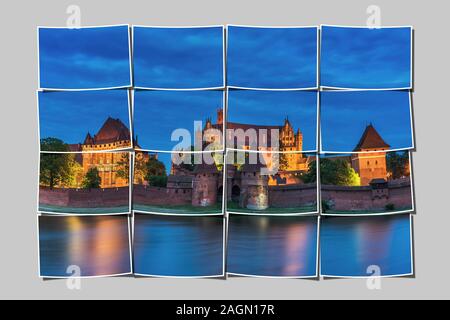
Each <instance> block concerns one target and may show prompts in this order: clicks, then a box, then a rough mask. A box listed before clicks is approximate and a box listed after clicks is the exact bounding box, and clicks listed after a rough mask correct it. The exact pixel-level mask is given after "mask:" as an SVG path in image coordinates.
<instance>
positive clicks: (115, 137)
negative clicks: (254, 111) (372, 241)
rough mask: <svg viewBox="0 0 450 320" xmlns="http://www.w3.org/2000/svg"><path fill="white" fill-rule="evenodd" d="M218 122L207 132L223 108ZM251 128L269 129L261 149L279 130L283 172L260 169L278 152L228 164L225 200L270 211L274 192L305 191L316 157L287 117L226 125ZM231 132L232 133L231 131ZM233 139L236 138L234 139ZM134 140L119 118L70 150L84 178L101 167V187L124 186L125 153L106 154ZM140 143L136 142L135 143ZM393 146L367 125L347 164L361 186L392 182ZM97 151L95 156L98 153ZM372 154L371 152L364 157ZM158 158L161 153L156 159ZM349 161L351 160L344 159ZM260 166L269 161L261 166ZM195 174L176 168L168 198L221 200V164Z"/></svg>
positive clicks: (201, 168) (268, 148)
mask: <svg viewBox="0 0 450 320" xmlns="http://www.w3.org/2000/svg"><path fill="white" fill-rule="evenodd" d="M217 120H218V121H217V123H215V124H213V123H212V121H211V120H210V119H208V120H207V121H206V124H205V127H204V129H203V130H204V131H206V130H207V129H210V128H215V129H218V130H221V129H222V125H223V110H222V109H220V110H218V114H217ZM249 128H252V129H255V130H259V129H266V131H264V132H266V133H267V136H264V135H262V137H259V138H261V139H263V144H264V146H263V147H259V151H261V152H262V154H264V151H273V149H272V146H271V144H270V141H271V137H270V134H271V129H278V130H279V148H280V151H281V152H290V153H288V154H281V155H280V157H284V158H283V159H282V160H280V168H279V170H278V172H277V173H275V174H272V175H261V168H262V167H264V166H270V165H271V162H272V161H271V159H272V157H273V155H274V154H272V153H265V154H264V155H265V156H264V161H260V163H258V164H248V163H246V164H244V165H242V166H236V165H227V167H226V169H227V170H226V180H227V190H225V192H226V200H228V201H232V200H234V201H235V202H238V203H239V206H240V207H245V208H249V209H254V210H263V209H266V208H267V207H268V206H269V204H270V194H271V192H272V194H273V193H274V192H275V191H280V192H284V191H285V190H294V189H295V190H300V189H302V188H303V187H302V184H303V182H302V180H301V175H302V174H304V173H306V172H307V171H308V169H309V167H310V165H311V163H312V162H313V161H316V160H315V157H314V156H306V155H304V154H302V153H301V152H302V149H303V135H302V133H301V131H300V130H297V132H295V131H294V128H293V126H292V125H291V123H290V121H289V119H287V118H286V119H285V121H284V124H283V125H279V126H260V125H252V124H241V123H233V122H230V123H227V129H234V130H239V129H241V130H244V131H245V130H247V129H249ZM227 134H228V133H227ZM207 138H208V139H207V142H211V141H212V139H214V136H213V135H212V136H210V137H207ZM230 138H231V139H233V137H232V136H231V137H230ZM131 142H132V141H131V137H130V132H129V130H128V128H127V127H126V126H125V125H124V123H123V122H122V121H121V120H120V119H113V118H110V117H109V118H108V119H107V120H106V121H105V123H104V124H103V125H102V127H101V128H100V130H99V131H98V132H97V133H96V134H95V135H94V136H92V135H91V134H90V133H87V135H86V138H85V140H84V142H83V143H82V144H75V145H70V146H69V147H70V151H78V152H79V151H84V152H86V153H82V154H78V156H77V161H78V162H79V163H80V164H81V166H82V168H83V173H84V174H85V173H86V172H87V171H88V170H89V169H90V168H92V167H96V168H97V169H98V171H99V174H100V177H101V188H113V187H123V186H127V185H128V183H129V182H128V179H125V178H122V177H119V176H118V175H117V171H118V170H119V169H120V166H121V163H123V162H124V160H125V159H123V154H122V153H113V152H101V151H102V150H110V149H112V148H124V149H125V148H129V147H130V146H131ZM135 144H136V142H135ZM243 147H244V149H250V147H251V143H250V142H249V141H248V140H247V141H246V143H245V144H244V146H243ZM389 148H390V146H389V145H388V144H387V143H386V142H385V141H384V140H383V139H382V138H381V136H380V135H379V133H378V132H377V131H376V129H375V128H374V127H373V125H368V126H367V127H366V129H365V130H364V133H363V135H362V136H361V138H360V140H359V142H358V144H357V146H356V147H355V149H354V151H355V152H358V153H355V154H353V155H351V156H350V157H347V160H348V161H349V163H350V164H351V166H352V168H354V170H355V171H356V172H357V173H358V175H359V176H360V178H361V185H363V186H366V185H369V184H370V182H371V181H374V180H377V179H383V180H387V178H388V174H387V168H386V151H387V150H388V149H389ZM93 151H95V152H93ZM365 152H370V153H365ZM149 156H150V155H148V154H146V153H137V154H136V160H137V161H146V160H147V159H148V157H149ZM155 156H156V155H155ZM343 158H346V157H343ZM261 163H264V165H262V164H261ZM192 169H193V170H191V171H190V170H187V169H186V168H183V167H181V166H172V167H171V168H170V175H169V177H168V182H167V192H168V194H169V195H170V194H171V195H172V196H174V195H175V194H183V195H185V196H186V197H189V201H190V203H191V204H192V205H193V206H210V205H214V204H216V203H217V202H220V201H222V198H223V192H224V185H223V180H224V179H223V170H222V169H220V170H219V168H218V167H217V166H216V165H206V164H200V165H195V166H194V167H193V168H192ZM134 180H135V182H137V181H140V182H138V184H141V183H142V181H143V177H137V176H135V177H134Z"/></svg>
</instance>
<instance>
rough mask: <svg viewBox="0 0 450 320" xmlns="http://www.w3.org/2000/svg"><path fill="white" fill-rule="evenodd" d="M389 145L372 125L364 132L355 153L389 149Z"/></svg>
mask: <svg viewBox="0 0 450 320" xmlns="http://www.w3.org/2000/svg"><path fill="white" fill-rule="evenodd" d="M390 147H391V146H390V145H388V144H387V143H386V142H385V141H384V140H383V138H382V137H381V136H380V134H379V133H378V132H377V130H376V129H375V127H374V126H373V125H372V124H369V125H368V126H367V127H366V129H365V130H364V133H363V135H362V136H361V139H359V142H358V144H357V145H356V147H355V149H354V150H353V151H363V150H366V149H389V148H390Z"/></svg>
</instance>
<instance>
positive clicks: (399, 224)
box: [320, 214, 414, 278]
mask: <svg viewBox="0 0 450 320" xmlns="http://www.w3.org/2000/svg"><path fill="white" fill-rule="evenodd" d="M412 243H413V239H412V217H411V216H410V215H409V214H404V215H390V216H375V217H322V219H321V228H320V248H321V250H320V251H321V252H320V254H321V276H324V277H337V278H368V277H374V276H377V277H378V276H379V277H399V276H411V275H413V274H414V268H413V245H412Z"/></svg>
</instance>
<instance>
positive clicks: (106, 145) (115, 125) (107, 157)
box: [80, 117, 131, 188]
mask: <svg viewBox="0 0 450 320" xmlns="http://www.w3.org/2000/svg"><path fill="white" fill-rule="evenodd" d="M129 147H131V136H130V131H129V130H128V128H127V127H126V125H125V124H124V123H123V122H122V121H121V120H120V119H113V118H111V117H108V119H106V121H105V122H104V124H103V125H102V127H101V128H100V130H99V131H98V132H97V134H95V135H94V136H92V135H91V134H90V133H87V135H86V138H85V139H84V142H83V144H81V146H80V151H84V152H85V153H83V154H82V159H81V165H82V166H83V173H84V174H86V172H87V171H88V170H89V169H90V168H92V167H96V168H97V169H98V171H99V175H100V178H101V187H102V188H111V187H125V186H128V183H129V181H128V180H127V179H124V178H120V177H118V176H117V171H118V170H119V169H120V165H119V163H123V162H124V161H128V158H127V159H123V157H124V155H123V154H122V153H112V152H111V153H102V152H98V153H87V152H90V151H102V150H110V149H111V148H116V149H117V148H129Z"/></svg>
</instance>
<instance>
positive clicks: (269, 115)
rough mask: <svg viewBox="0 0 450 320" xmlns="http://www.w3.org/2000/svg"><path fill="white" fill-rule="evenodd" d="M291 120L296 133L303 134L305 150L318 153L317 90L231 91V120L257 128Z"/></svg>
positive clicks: (229, 119) (229, 104)
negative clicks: (287, 119)
mask: <svg viewBox="0 0 450 320" xmlns="http://www.w3.org/2000/svg"><path fill="white" fill-rule="evenodd" d="M286 117H288V118H289V121H290V123H291V125H292V126H293V128H294V131H295V133H297V129H300V131H301V132H302V133H303V150H316V146H317V143H316V138H317V93H316V92H314V91H249V90H230V91H229V94H228V121H230V122H238V123H246V124H255V125H274V126H282V125H284V120H285V119H286Z"/></svg>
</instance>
